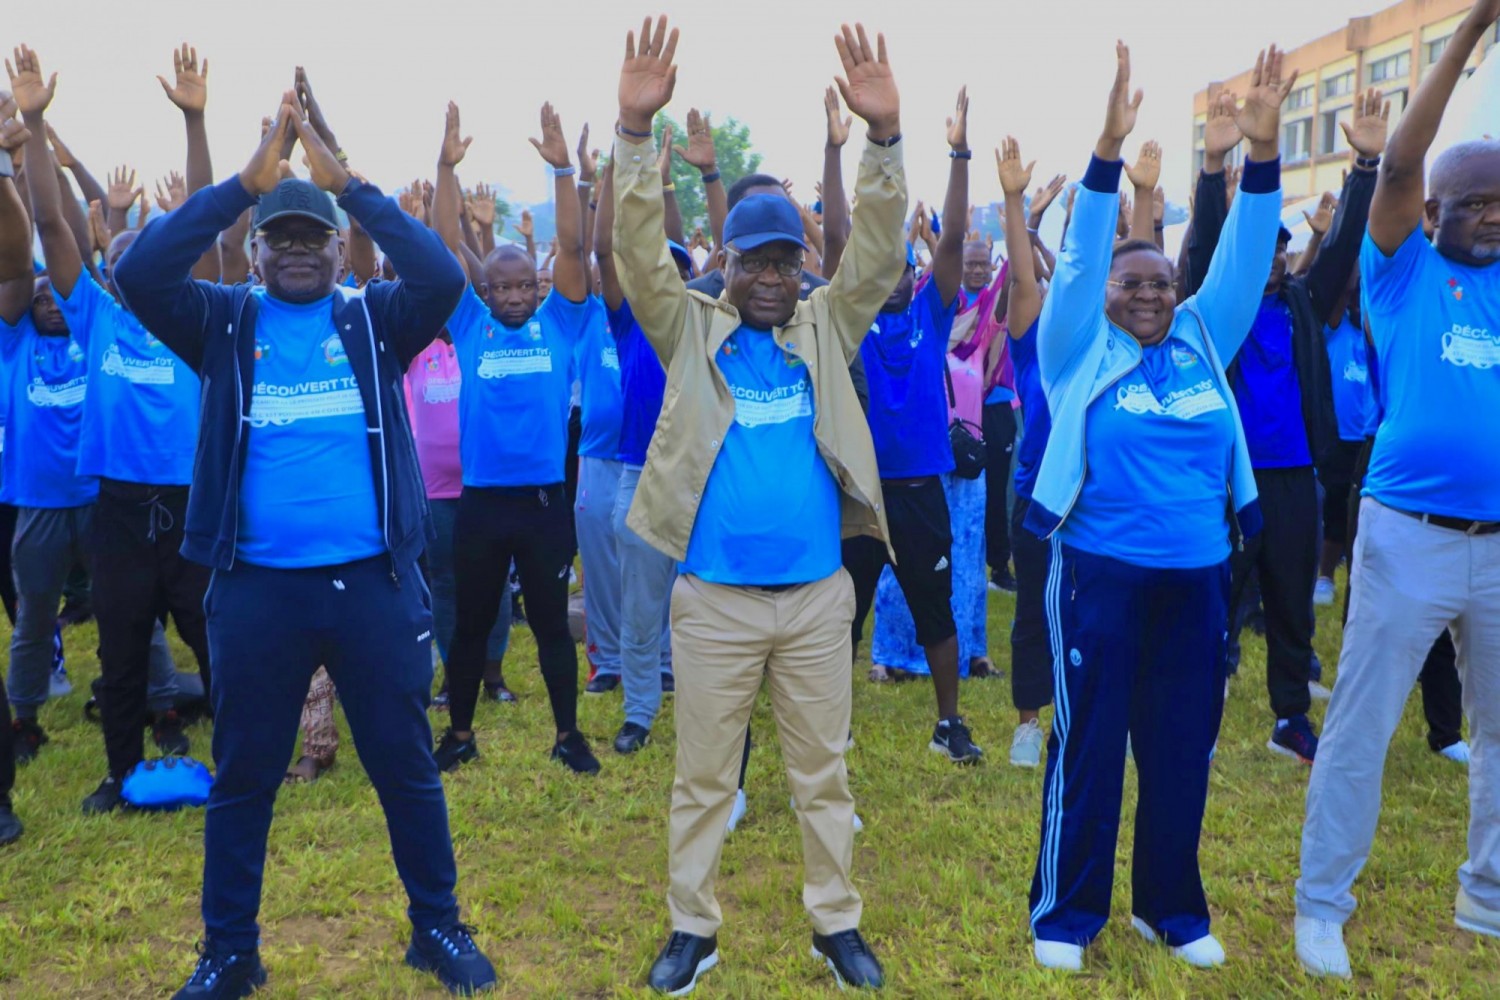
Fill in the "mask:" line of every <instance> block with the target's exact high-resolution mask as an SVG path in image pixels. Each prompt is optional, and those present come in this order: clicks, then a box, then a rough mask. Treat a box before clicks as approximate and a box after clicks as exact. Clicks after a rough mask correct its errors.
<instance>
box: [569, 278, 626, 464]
mask: <svg viewBox="0 0 1500 1000" xmlns="http://www.w3.org/2000/svg"><path fill="white" fill-rule="evenodd" d="M573 367H574V370H575V371H576V372H577V374H578V380H579V382H580V383H581V389H582V402H581V407H582V413H581V418H582V425H583V432H582V434H581V435H580V436H579V438H578V454H579V455H580V456H582V457H584V458H607V459H609V460H610V461H614V460H615V458H616V456H617V455H619V453H620V415H621V407H622V405H623V403H622V399H621V395H620V355H619V350H618V348H616V347H615V338H614V337H613V336H612V335H611V334H610V331H609V321H608V320H607V318H606V317H605V309H604V300H603V299H601V298H599V297H598V296H597V295H595V296H590V297H589V300H588V313H587V318H586V319H585V320H584V321H583V329H582V331H580V333H579V336H578V343H577V347H576V348H575V349H574V353H573Z"/></svg>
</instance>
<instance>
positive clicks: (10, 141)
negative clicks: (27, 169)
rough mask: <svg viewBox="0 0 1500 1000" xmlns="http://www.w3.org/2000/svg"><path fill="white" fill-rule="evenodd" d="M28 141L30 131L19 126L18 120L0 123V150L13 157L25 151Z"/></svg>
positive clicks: (19, 121)
mask: <svg viewBox="0 0 1500 1000" xmlns="http://www.w3.org/2000/svg"><path fill="white" fill-rule="evenodd" d="M30 141H31V130H30V129H29V128H27V127H26V126H25V125H23V124H21V120H20V119H19V118H6V119H5V120H4V121H0V149H3V150H5V151H6V152H7V153H10V154H11V155H12V156H15V155H17V154H18V153H20V152H21V150H23V149H25V148H26V144H27V143H28V142H30Z"/></svg>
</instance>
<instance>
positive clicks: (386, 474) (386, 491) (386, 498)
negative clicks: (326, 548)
mask: <svg viewBox="0 0 1500 1000" xmlns="http://www.w3.org/2000/svg"><path fill="white" fill-rule="evenodd" d="M359 307H360V309H362V310H363V311H364V314H365V333H366V334H367V335H368V336H369V338H370V374H371V376H372V377H373V378H374V380H375V381H374V382H373V383H372V384H371V386H370V389H371V392H372V393H373V394H374V396H375V430H374V434H375V436H376V437H377V438H379V439H380V440H379V445H380V489H381V511H380V535H381V537H382V538H384V539H385V550H386V552H388V553H390V557H391V581H392V582H393V583H395V584H396V585H397V586H398V587H399V586H400V585H401V584H400V579H399V578H398V576H397V574H396V550H395V549H394V548H393V547H392V546H391V472H390V465H389V462H388V461H387V459H386V454H385V407H384V406H383V405H382V404H381V402H380V390H381V387H382V385H383V382H382V381H381V378H380V355H381V354H383V353H384V352H385V344H384V343H383V342H382V343H380V344H376V342H375V323H374V322H373V321H372V320H371V319H370V304H369V301H368V300H367V299H366V298H365V296H364V294H363V293H361V294H360V296H359Z"/></svg>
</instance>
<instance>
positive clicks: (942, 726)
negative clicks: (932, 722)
mask: <svg viewBox="0 0 1500 1000" xmlns="http://www.w3.org/2000/svg"><path fill="white" fill-rule="evenodd" d="M927 746H928V748H930V749H932V750H936V751H938V752H939V753H945V754H947V755H948V759H949V760H951V761H952V762H953V763H955V764H977V763H979V758H980V757H982V756H984V751H983V750H981V749H980V748H979V745H978V744H977V743H975V742H974V741H973V740H972V739H971V738H970V737H969V727H968V726H966V725H964V720H963V717H962V716H959V715H955V716H954V717H953V718H951V719H944V720H942V721H941V722H939V723H938V724H937V728H935V729H933V731H932V742H931V743H929V744H927Z"/></svg>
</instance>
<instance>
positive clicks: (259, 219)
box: [251, 177, 339, 229]
mask: <svg viewBox="0 0 1500 1000" xmlns="http://www.w3.org/2000/svg"><path fill="white" fill-rule="evenodd" d="M298 216H300V217H302V218H304V219H312V220H313V221H315V222H321V223H322V224H323V225H325V226H327V227H328V228H329V229H337V228H338V227H339V222H338V216H336V215H334V213H333V199H332V198H330V197H328V193H327V192H326V191H324V190H322V189H321V188H319V187H318V186H317V185H316V184H314V183H313V182H312V181H306V180H303V179H302V178H300V177H288V178H287V179H285V180H283V181H282V182H281V183H280V184H277V185H276V186H275V187H274V188H272V189H271V190H270V191H267V192H266V193H265V194H263V195H261V196H260V201H258V202H256V204H255V216H254V219H253V221H252V222H251V225H253V226H254V227H255V228H256V229H261V228H264V227H265V226H267V225H269V224H270V223H272V222H275V221H277V220H278V219H289V218H296V217H298Z"/></svg>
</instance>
